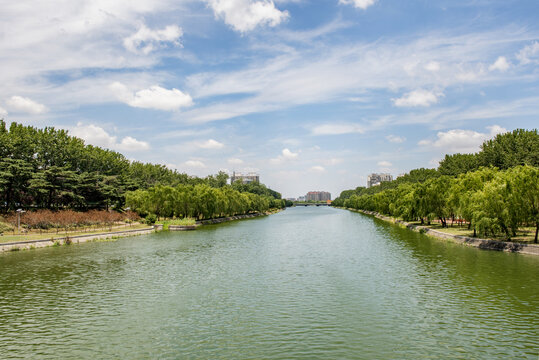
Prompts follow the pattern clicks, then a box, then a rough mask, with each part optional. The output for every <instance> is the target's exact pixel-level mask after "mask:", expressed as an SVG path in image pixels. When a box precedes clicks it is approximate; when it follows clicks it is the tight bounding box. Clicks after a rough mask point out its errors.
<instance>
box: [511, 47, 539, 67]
mask: <svg viewBox="0 0 539 360" xmlns="http://www.w3.org/2000/svg"><path fill="white" fill-rule="evenodd" d="M537 55H539V42H537V41H534V42H533V43H532V44H531V45H526V46H525V47H524V48H523V49H522V50H520V51H519V52H518V54H517V55H516V57H517V59H518V60H519V61H520V63H521V64H524V65H525V64H529V63H532V62H534V63H538V62H539V56H537Z"/></svg>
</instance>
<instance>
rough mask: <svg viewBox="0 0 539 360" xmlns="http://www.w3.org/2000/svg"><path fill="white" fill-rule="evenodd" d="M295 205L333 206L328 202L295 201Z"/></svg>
mask: <svg viewBox="0 0 539 360" xmlns="http://www.w3.org/2000/svg"><path fill="white" fill-rule="evenodd" d="M294 206H331V204H328V203H327V202H295V203H294Z"/></svg>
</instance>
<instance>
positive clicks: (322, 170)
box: [310, 165, 326, 172]
mask: <svg viewBox="0 0 539 360" xmlns="http://www.w3.org/2000/svg"><path fill="white" fill-rule="evenodd" d="M310 170H311V171H314V172H324V171H326V169H325V168H324V167H323V166H320V165H315V166H313V167H311V169H310Z"/></svg>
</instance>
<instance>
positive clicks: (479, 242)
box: [341, 208, 539, 256]
mask: <svg viewBox="0 0 539 360" xmlns="http://www.w3.org/2000/svg"><path fill="white" fill-rule="evenodd" d="M341 209H345V210H349V211H353V212H358V213H361V214H364V215H369V216H374V217H376V218H377V219H380V220H384V221H387V222H390V223H393V224H396V225H399V226H403V227H406V228H408V229H410V230H412V231H415V232H419V233H423V234H426V235H429V236H432V237H435V238H437V239H442V240H450V241H453V242H456V243H459V244H463V245H467V246H473V247H476V248H478V249H481V250H496V251H506V252H514V253H521V254H528V255H536V256H539V245H537V244H524V243H517V242H510V241H499V240H492V239H480V238H475V237H469V236H462V235H454V234H448V233H445V232H442V231H439V230H435V229H431V228H429V227H428V226H421V225H415V224H410V223H408V222H406V221H403V220H399V219H395V218H393V217H390V216H385V215H381V214H379V213H377V212H374V211H365V210H356V209H349V208H341Z"/></svg>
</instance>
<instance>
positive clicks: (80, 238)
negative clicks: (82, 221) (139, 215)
mask: <svg viewBox="0 0 539 360" xmlns="http://www.w3.org/2000/svg"><path fill="white" fill-rule="evenodd" d="M152 232H154V228H153V227H150V228H145V229H136V230H124V231H115V232H107V233H101V234H92V235H74V236H66V237H61V238H54V239H42V240H26V241H17V242H10V243H3V244H0V252H4V251H17V250H25V249H34V248H42V247H48V246H54V245H65V244H80V243H84V242H87V241H95V240H105V239H111V238H116V237H127V236H136V235H144V234H149V233H152Z"/></svg>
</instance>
